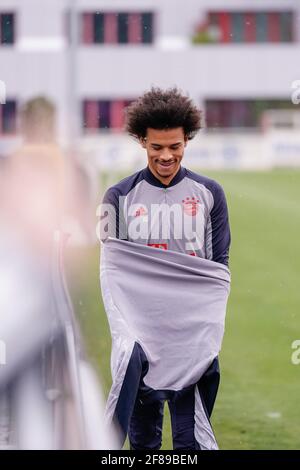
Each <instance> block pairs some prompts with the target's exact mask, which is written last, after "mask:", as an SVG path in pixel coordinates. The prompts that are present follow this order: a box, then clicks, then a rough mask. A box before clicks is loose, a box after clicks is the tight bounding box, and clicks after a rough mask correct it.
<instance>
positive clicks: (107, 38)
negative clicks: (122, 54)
mask: <svg viewBox="0 0 300 470" xmlns="http://www.w3.org/2000/svg"><path fill="white" fill-rule="evenodd" d="M81 41H82V43H83V44H151V43H152V42H153V13H149V12H144V13H136V12H132V13H126V12H122V13H109V12H106V13H102V12H97V13H83V14H82V15H81Z"/></svg>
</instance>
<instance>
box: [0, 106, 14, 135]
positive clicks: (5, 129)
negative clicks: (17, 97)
mask: <svg viewBox="0 0 300 470" xmlns="http://www.w3.org/2000/svg"><path fill="white" fill-rule="evenodd" d="M16 122H17V104H16V101H14V100H6V103H5V104H1V105H0V134H2V135H7V134H8V135H9V134H14V133H15V132H16V127H17V126H16Z"/></svg>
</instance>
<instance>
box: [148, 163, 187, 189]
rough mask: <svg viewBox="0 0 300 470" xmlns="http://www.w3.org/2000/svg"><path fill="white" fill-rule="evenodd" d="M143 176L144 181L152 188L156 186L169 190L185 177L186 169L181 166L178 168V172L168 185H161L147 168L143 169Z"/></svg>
mask: <svg viewBox="0 0 300 470" xmlns="http://www.w3.org/2000/svg"><path fill="white" fill-rule="evenodd" d="M143 176H144V178H145V180H146V181H147V182H148V183H149V184H152V185H153V186H157V187H158V188H170V187H171V186H175V184H178V183H180V181H181V180H182V179H183V178H184V177H185V176H186V169H185V168H184V167H183V166H180V168H179V170H178V172H177V173H176V175H175V176H174V178H173V179H172V180H171V182H170V183H169V184H163V183H162V182H161V181H160V180H159V179H158V178H156V176H155V175H154V174H153V173H152V172H151V170H150V168H149V166H147V167H146V168H144V170H143Z"/></svg>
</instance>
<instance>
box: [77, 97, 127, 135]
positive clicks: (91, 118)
mask: <svg viewBox="0 0 300 470" xmlns="http://www.w3.org/2000/svg"><path fill="white" fill-rule="evenodd" d="M130 103H132V100H84V101H83V107H82V115H83V129H84V131H85V132H90V131H97V130H99V129H107V130H108V129H109V130H114V131H121V130H122V129H123V127H124V123H125V109H126V107H127V106H128V105H129V104H130Z"/></svg>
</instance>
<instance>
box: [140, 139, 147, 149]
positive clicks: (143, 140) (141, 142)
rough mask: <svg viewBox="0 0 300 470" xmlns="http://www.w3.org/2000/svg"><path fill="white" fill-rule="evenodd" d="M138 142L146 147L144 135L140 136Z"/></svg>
mask: <svg viewBox="0 0 300 470" xmlns="http://www.w3.org/2000/svg"><path fill="white" fill-rule="evenodd" d="M140 144H141V146H142V147H143V148H144V149H145V148H146V137H140Z"/></svg>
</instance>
